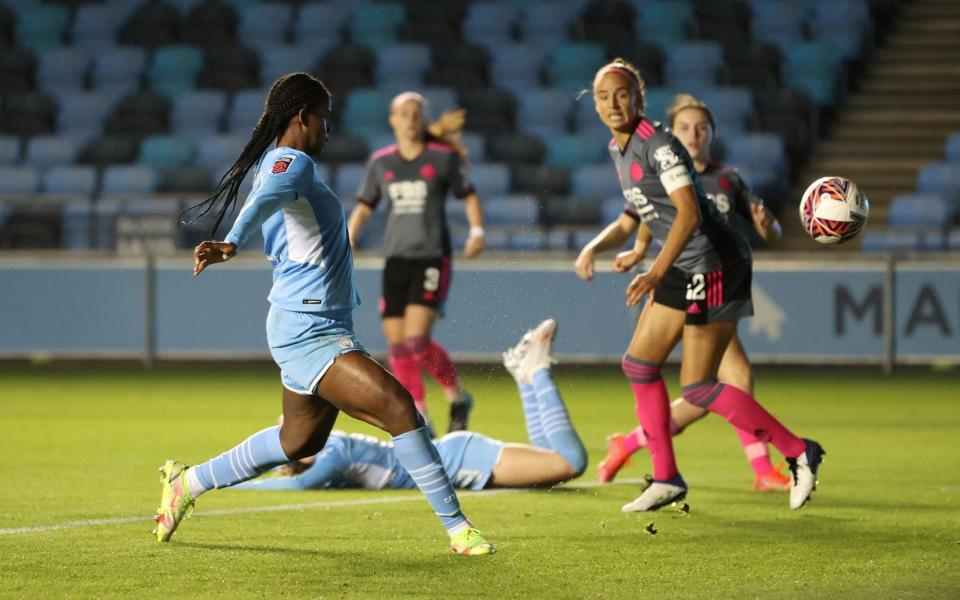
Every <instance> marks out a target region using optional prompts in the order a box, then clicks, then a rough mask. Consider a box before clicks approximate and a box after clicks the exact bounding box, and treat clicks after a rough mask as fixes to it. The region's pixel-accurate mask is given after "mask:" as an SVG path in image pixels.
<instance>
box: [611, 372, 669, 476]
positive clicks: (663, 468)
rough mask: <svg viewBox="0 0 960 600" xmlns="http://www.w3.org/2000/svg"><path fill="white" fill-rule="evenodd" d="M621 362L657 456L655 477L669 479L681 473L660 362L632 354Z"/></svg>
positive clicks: (639, 416) (638, 412)
mask: <svg viewBox="0 0 960 600" xmlns="http://www.w3.org/2000/svg"><path fill="white" fill-rule="evenodd" d="M621 364H622V366H623V374H624V375H626V376H627V379H628V380H629V381H630V387H631V388H633V395H634V397H635V398H636V405H635V406H636V410H637V420H638V421H640V426H641V427H642V428H643V434H644V435H645V436H646V442H647V448H649V450H650V457H651V458H652V459H653V478H654V479H655V480H656V481H669V480H671V479H673V478H674V477H676V476H677V475H679V473H678V471H677V463H676V460H675V459H674V456H673V442H672V441H671V436H670V421H671V419H670V399H669V397H668V396H667V386H666V385H664V383H663V378H662V377H661V375H660V365H657V364H655V363H651V362H647V361H643V360H639V359H636V358H634V357H632V356H630V355H624V357H623V362H622V363H621Z"/></svg>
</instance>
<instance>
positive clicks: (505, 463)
mask: <svg viewBox="0 0 960 600" xmlns="http://www.w3.org/2000/svg"><path fill="white" fill-rule="evenodd" d="M556 328H557V324H556V321H554V320H553V319H547V320H546V321H544V322H542V323H541V324H540V325H539V326H537V327H536V328H535V329H533V330H532V331H528V332H527V333H526V334H525V335H524V336H523V338H522V339H521V340H520V343H519V344H517V345H516V346H515V347H513V348H510V349H509V350H507V351H506V352H505V353H504V355H503V359H504V366H506V367H507V370H508V371H510V374H511V375H513V377H514V379H515V380H516V382H517V386H518V388H519V391H520V397H521V399H522V401H523V413H524V420H525V422H526V426H527V436H528V438H529V440H530V443H529V444H511V443H505V442H501V441H500V440H495V439H492V438H489V437H487V436H485V435H482V434H479V433H475V432H467V431H458V432H454V433H448V434H447V435H445V436H443V437H441V438H439V439H437V440H435V441H434V444H435V445H436V446H437V450H438V452H439V453H440V458H441V459H442V461H443V468H444V469H445V470H446V472H447V475H448V476H449V477H450V480H451V481H452V482H453V484H454V486H456V487H457V488H464V489H470V490H482V489H485V488H497V487H541V486H551V485H556V484H558V483H562V482H564V481H567V480H569V479H573V478H574V477H578V476H579V475H580V474H582V473H583V471H584V469H586V467H587V452H586V450H585V449H584V447H583V443H582V442H581V440H580V436H578V435H577V432H576V430H575V429H574V427H573V423H571V421H570V415H569V414H568V413H567V409H566V406H565V405H564V403H563V398H562V397H561V396H560V393H559V391H558V390H557V387H556V385H555V384H554V382H553V379H552V378H551V377H550V364H551V362H552V356H551V350H552V346H553V336H554V334H555V332H556ZM281 470H282V471H285V472H286V473H285V474H284V476H278V477H265V478H261V479H257V480H254V481H248V482H247V483H243V484H240V485H239V486H238V487H240V488H243V489H251V490H309V489H330V488H356V487H360V488H366V489H372V490H379V489H410V488H412V487H414V482H413V480H412V479H411V478H410V476H409V475H407V472H406V471H404V470H403V467H402V466H401V465H400V463H399V461H398V460H397V456H396V452H395V451H394V448H393V444H391V443H389V442H384V441H381V440H378V439H377V438H375V437H372V436H369V435H363V434H359V433H353V434H348V433H344V432H342V431H334V432H333V433H331V435H330V439H329V440H328V442H327V445H326V446H325V447H324V449H323V450H321V451H320V453H318V454H317V455H316V456H311V457H308V458H305V459H302V460H300V461H297V462H294V463H291V464H290V465H288V466H286V467H284V468H283V469H281Z"/></svg>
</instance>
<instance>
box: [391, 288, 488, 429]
mask: <svg viewBox="0 0 960 600" xmlns="http://www.w3.org/2000/svg"><path fill="white" fill-rule="evenodd" d="M437 316H438V312H437V309H435V308H432V307H430V306H425V305H422V304H408V305H407V307H406V309H405V311H404V314H403V327H404V331H403V333H404V337H405V338H406V343H407V346H408V347H409V348H410V352H411V354H413V356H414V358H415V360H416V361H417V364H418V365H419V366H420V368H421V369H423V370H424V371H426V372H427V373H428V374H429V375H430V376H431V377H432V378H433V379H434V380H436V382H437V383H438V384H439V385H440V387H441V389H443V393H444V394H445V395H446V397H447V400H448V401H449V402H450V427H449V431H462V430H465V429H466V428H467V423H468V421H469V419H470V411H471V410H472V409H473V397H472V396H471V395H470V394H469V393H468V392H467V391H466V390H464V389H463V388H462V387H460V377H459V375H458V373H457V368H456V367H455V366H454V364H453V361H451V360H450V357H449V356H448V355H447V351H446V350H445V349H444V348H443V346H441V345H440V344H438V343H437V342H436V341H434V340H433V339H431V337H430V334H431V332H432V331H433V325H434V323H436V320H437Z"/></svg>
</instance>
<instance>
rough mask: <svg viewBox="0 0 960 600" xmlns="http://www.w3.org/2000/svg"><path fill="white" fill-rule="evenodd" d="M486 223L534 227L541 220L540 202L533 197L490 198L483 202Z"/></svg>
mask: <svg viewBox="0 0 960 600" xmlns="http://www.w3.org/2000/svg"><path fill="white" fill-rule="evenodd" d="M483 218H484V223H485V224H486V223H489V224H490V225H514V226H527V227H532V226H535V225H537V223H538V222H539V219H540V206H539V201H538V200H537V199H536V198H534V197H533V196H528V195H512V196H488V197H485V198H484V200H483Z"/></svg>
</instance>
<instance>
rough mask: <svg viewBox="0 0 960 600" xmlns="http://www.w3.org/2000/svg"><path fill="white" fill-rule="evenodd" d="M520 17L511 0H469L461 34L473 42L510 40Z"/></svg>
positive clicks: (487, 42)
mask: <svg viewBox="0 0 960 600" xmlns="http://www.w3.org/2000/svg"><path fill="white" fill-rule="evenodd" d="M519 17H520V10H519V7H518V6H517V5H516V4H513V3H512V2H471V3H470V5H469V6H468V7H467V13H466V15H465V17H464V20H463V36H464V37H465V38H466V39H468V40H472V41H473V42H474V43H480V44H490V45H496V44H498V43H503V42H510V41H512V39H513V31H514V27H515V26H516V23H517V21H518V19H519Z"/></svg>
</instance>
